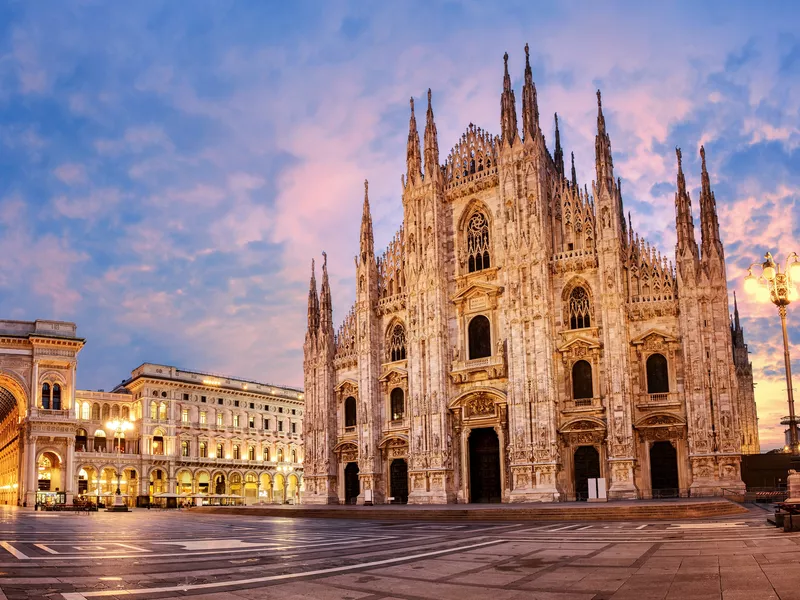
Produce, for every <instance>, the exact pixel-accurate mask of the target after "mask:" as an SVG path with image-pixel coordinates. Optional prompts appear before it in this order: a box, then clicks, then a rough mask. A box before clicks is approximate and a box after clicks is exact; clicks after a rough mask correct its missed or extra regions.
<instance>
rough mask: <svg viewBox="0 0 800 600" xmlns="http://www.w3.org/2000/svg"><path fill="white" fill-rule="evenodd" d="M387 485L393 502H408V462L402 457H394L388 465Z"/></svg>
mask: <svg viewBox="0 0 800 600" xmlns="http://www.w3.org/2000/svg"><path fill="white" fill-rule="evenodd" d="M389 485H390V492H391V494H390V495H391V496H392V497H393V498H394V500H393V502H395V503H398V504H405V503H406V502H408V463H407V462H406V461H405V459H403V458H395V459H394V460H393V461H392V464H391V466H390V467H389Z"/></svg>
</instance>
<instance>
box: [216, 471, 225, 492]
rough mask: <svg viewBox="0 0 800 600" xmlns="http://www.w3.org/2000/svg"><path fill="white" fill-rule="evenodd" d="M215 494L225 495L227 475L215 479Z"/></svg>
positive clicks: (220, 475)
mask: <svg viewBox="0 0 800 600" xmlns="http://www.w3.org/2000/svg"><path fill="white" fill-rule="evenodd" d="M214 493H215V494H217V495H224V494H225V475H223V474H222V473H220V474H219V475H217V476H216V477H215V478H214Z"/></svg>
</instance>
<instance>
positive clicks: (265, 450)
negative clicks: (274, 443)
mask: <svg viewBox="0 0 800 600" xmlns="http://www.w3.org/2000/svg"><path fill="white" fill-rule="evenodd" d="M264 460H267V461H268V460H269V448H264Z"/></svg>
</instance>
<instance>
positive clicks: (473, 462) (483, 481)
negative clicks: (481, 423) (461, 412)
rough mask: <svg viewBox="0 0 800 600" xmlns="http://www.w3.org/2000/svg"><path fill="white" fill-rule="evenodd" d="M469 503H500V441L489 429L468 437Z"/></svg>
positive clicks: (472, 432)
mask: <svg viewBox="0 0 800 600" xmlns="http://www.w3.org/2000/svg"><path fill="white" fill-rule="evenodd" d="M469 487H470V495H469V496H470V498H469V500H470V502H476V503H477V502H480V503H485V502H500V500H501V493H500V440H499V439H498V437H497V432H496V431H495V430H494V429H492V428H491V427H482V428H480V429H473V430H472V431H471V432H470V435H469Z"/></svg>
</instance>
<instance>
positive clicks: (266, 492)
mask: <svg viewBox="0 0 800 600" xmlns="http://www.w3.org/2000/svg"><path fill="white" fill-rule="evenodd" d="M258 502H259V503H260V504H263V503H265V502H272V478H271V477H270V476H269V473H262V474H261V489H260V490H258Z"/></svg>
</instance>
